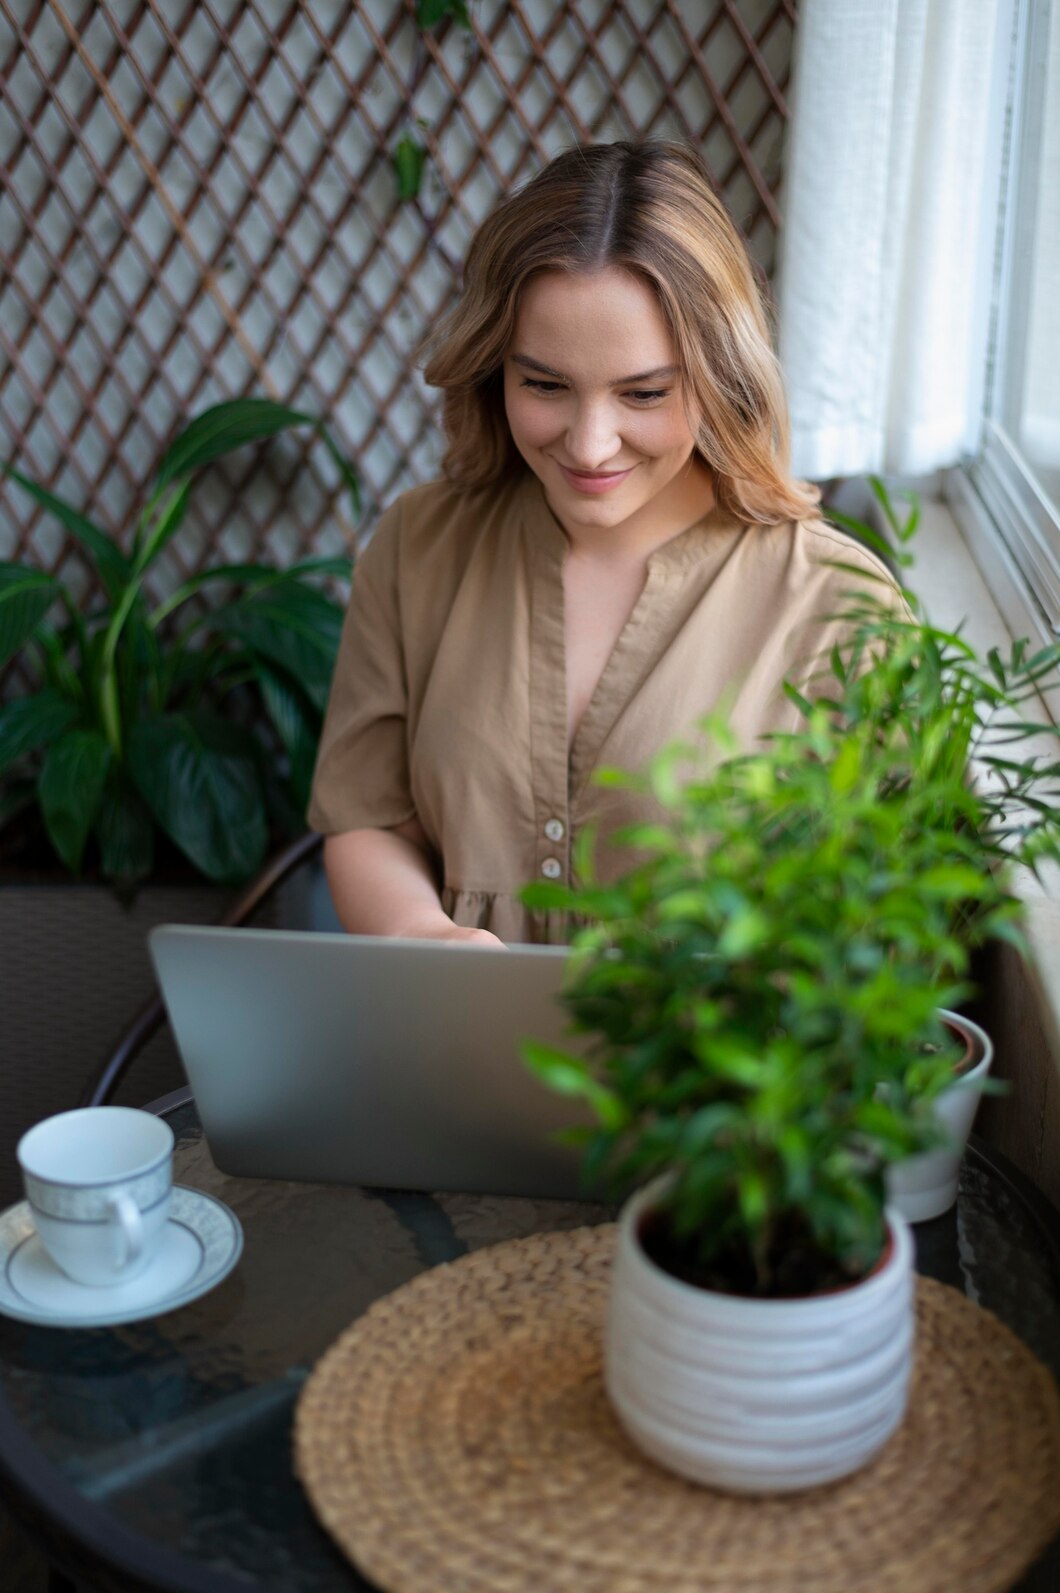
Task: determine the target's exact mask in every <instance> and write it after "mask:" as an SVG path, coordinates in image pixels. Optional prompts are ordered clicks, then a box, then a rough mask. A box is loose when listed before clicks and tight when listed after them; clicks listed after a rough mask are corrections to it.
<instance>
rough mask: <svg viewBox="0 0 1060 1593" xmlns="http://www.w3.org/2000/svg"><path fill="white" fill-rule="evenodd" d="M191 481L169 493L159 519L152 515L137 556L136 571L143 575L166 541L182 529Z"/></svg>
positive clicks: (182, 483) (184, 482) (183, 483)
mask: <svg viewBox="0 0 1060 1593" xmlns="http://www.w3.org/2000/svg"><path fill="white" fill-rule="evenodd" d="M190 491H191V483H190V482H189V481H183V482H181V484H180V485H179V486H178V487H177V488H176V489H175V490H174V491H173V492H171V493H170V494H169V496H168V498H167V499H166V501H165V503H164V504H163V505H162V509H161V513H160V514H159V515H158V518H157V520H154V519H153V517H152V522H151V523H150V529H149V530H148V532H147V538H146V541H145V542H144V544H143V547H142V548H141V549H140V551H139V553H138V554H137V556H136V573H137V575H141V574H142V573H143V571H144V570H146V569H147V566H148V565H149V564H151V563H153V562H154V560H155V559H156V558H157V557H158V555H159V554H160V553H161V551H162V549H163V548H164V547H165V545H166V543H167V542H169V541H170V540H171V539H172V538H173V537H174V536H175V535H176V533H177V532H178V531H179V530H180V528H181V525H182V524H183V522H184V513H185V510H186V509H187V507H188V494H189V493H190Z"/></svg>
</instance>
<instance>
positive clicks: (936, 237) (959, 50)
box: [778, 0, 1011, 480]
mask: <svg viewBox="0 0 1060 1593" xmlns="http://www.w3.org/2000/svg"><path fill="white" fill-rule="evenodd" d="M1010 24H1011V8H1010V6H1009V5H1008V4H1006V3H1005V0H802V3H801V4H800V6H799V22H798V27H797V29H796V59H795V66H794V85H793V108H792V121H791V125H790V128H789V134H788V138H789V142H788V147H787V155H786V162H785V184H784V194H783V206H784V225H783V227H782V229H781V256H780V262H779V283H778V314H779V334H780V341H779V347H780V357H781V362H782V364H783V366H784V371H785V376H786V378H787V385H788V396H789V400H790V404H791V418H792V455H793V460H792V462H793V466H794V469H795V472H796V474H798V475H801V476H808V477H810V478H811V479H815V480H821V479H824V478H826V477H831V476H845V475H856V474H860V473H862V472H865V471H870V470H871V471H893V472H895V473H899V474H915V475H919V474H924V473H927V472H929V471H932V470H936V469H938V468H940V467H942V466H947V465H952V464H954V463H955V462H956V460H957V459H958V458H959V457H960V455H961V453H962V452H965V451H968V450H970V449H971V448H973V447H974V445H975V440H976V432H977V424H978V417H979V414H980V410H981V406H982V391H983V362H984V359H985V351H986V340H987V332H988V323H989V313H990V283H991V277H992V265H993V260H992V255H993V239H994V234H995V230H996V223H997V203H998V164H999V163H998V151H999V149H1000V143H1001V122H1002V120H1003V116H1004V91H1005V84H1004V70H1003V69H1001V68H999V66H998V63H999V62H1000V63H1004V62H1007V60H1008V55H1009V50H1008V37H1007V29H1008V28H1009V26H1010Z"/></svg>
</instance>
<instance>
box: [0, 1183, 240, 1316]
mask: <svg viewBox="0 0 1060 1593" xmlns="http://www.w3.org/2000/svg"><path fill="white" fill-rule="evenodd" d="M168 1221H170V1222H179V1223H180V1224H181V1225H182V1226H183V1227H186V1228H188V1229H189V1230H190V1231H191V1233H192V1234H193V1236H194V1237H195V1238H196V1239H197V1240H198V1242H199V1244H200V1246H201V1248H202V1260H201V1261H200V1263H199V1266H198V1267H197V1268H196V1270H195V1272H194V1273H193V1274H192V1276H191V1278H189V1279H188V1281H187V1283H185V1284H184V1285H183V1287H181V1288H180V1289H178V1290H176V1291H174V1292H173V1293H172V1294H168V1293H167V1294H161V1295H158V1296H156V1297H155V1299H153V1300H145V1301H143V1302H142V1303H141V1304H139V1305H136V1306H129V1307H127V1308H126V1309H125V1310H121V1309H119V1310H114V1309H111V1310H108V1309H107V1308H106V1306H105V1305H103V1304H102V1303H101V1304H100V1306H99V1308H98V1309H96V1310H93V1311H88V1310H85V1311H77V1312H72V1311H69V1312H68V1311H62V1312H60V1311H54V1310H45V1309H43V1308H35V1307H34V1306H33V1305H32V1304H31V1303H29V1302H27V1301H26V1299H25V1296H24V1295H22V1294H20V1293H18V1292H17V1291H16V1289H15V1285H14V1284H13V1283H11V1282H10V1281H9V1278H8V1268H9V1266H10V1264H11V1261H12V1259H13V1257H14V1254H15V1252H16V1251H17V1250H18V1249H19V1248H21V1246H22V1245H23V1244H24V1243H25V1242H26V1241H27V1240H29V1239H32V1238H33V1237H34V1236H35V1229H34V1227H33V1220H32V1217H31V1216H30V1212H29V1202H28V1201H26V1200H20V1201H17V1202H16V1203H15V1204H14V1205H13V1206H9V1207H7V1209H6V1210H5V1211H2V1212H0V1316H6V1317H9V1318H11V1319H12V1320H14V1321H16V1322H26V1323H29V1324H31V1325H32V1326H34V1327H56V1328H97V1327H118V1326H120V1325H122V1324H123V1323H126V1322H141V1321H145V1320H147V1319H148V1318H150V1317H156V1316H166V1315H168V1314H169V1312H171V1311H176V1310H179V1309H180V1308H181V1307H182V1306H185V1305H190V1304H191V1303H192V1301H194V1300H198V1299H200V1298H201V1297H202V1296H203V1295H206V1294H209V1292H210V1291H211V1290H212V1289H214V1288H216V1287H217V1285H218V1284H219V1283H222V1282H223V1281H224V1279H225V1278H227V1277H228V1275H229V1273H230V1272H231V1271H232V1270H233V1268H234V1267H235V1266H236V1263H237V1262H238V1261H239V1258H240V1256H241V1255H242V1253H243V1227H242V1224H241V1223H240V1221H239V1218H238V1217H237V1216H236V1214H235V1212H234V1211H233V1210H232V1208H231V1207H230V1206H228V1205H226V1204H225V1202H224V1201H223V1200H220V1199H218V1197H217V1196H216V1195H210V1194H207V1193H206V1191H205V1190H202V1189H190V1188H188V1186H187V1185H185V1184H174V1185H173V1206H172V1209H171V1211H170V1215H169V1218H168ZM74 1287H77V1285H74ZM96 1292H97V1291H95V1290H89V1289H88V1288H87V1286H86V1294H87V1293H96Z"/></svg>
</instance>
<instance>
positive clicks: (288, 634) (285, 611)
mask: <svg viewBox="0 0 1060 1593" xmlns="http://www.w3.org/2000/svg"><path fill="white" fill-rule="evenodd" d="M205 624H206V628H207V629H208V630H209V631H211V632H214V633H218V634H221V635H224V636H228V637H232V638H236V639H238V640H239V641H240V642H242V643H243V644H244V645H245V646H247V647H248V648H249V649H250V650H251V652H253V653H255V654H256V655H258V656H259V657H260V658H262V659H264V660H266V661H267V662H269V663H271V664H274V665H278V666H279V667H280V668H281V669H282V670H284V671H285V672H286V673H287V674H289V675H290V676H291V677H292V678H293V680H295V681H296V682H297V683H298V685H299V686H301V688H302V690H303V691H304V692H305V694H306V696H307V697H308V698H309V700H310V702H311V703H313V705H314V706H315V707H316V708H317V709H318V710H320V712H323V710H324V707H325V706H326V703H327V696H328V688H329V686H330V684H331V673H332V670H333V668H334V665H335V654H336V651H337V649H338V645H339V637H340V635H341V633H342V612H341V610H340V609H339V608H338V606H337V605H336V604H335V603H333V602H331V600H330V599H329V598H326V597H324V595H323V594H322V593H321V592H317V591H314V589H313V588H312V587H309V586H304V585H302V584H300V583H299V582H296V581H276V582H270V583H269V584H268V585H265V586H260V587H258V588H256V590H254V591H253V592H250V593H248V594H247V595H246V596H245V597H243V598H239V599H237V600H236V601H235V602H234V603H229V604H227V605H226V606H225V607H224V608H223V609H219V610H217V611H216V612H215V613H213V614H211V615H210V616H209V618H208V619H207V620H206V622H205Z"/></svg>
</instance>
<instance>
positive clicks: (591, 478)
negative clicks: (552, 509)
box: [556, 459, 633, 493]
mask: <svg viewBox="0 0 1060 1593" xmlns="http://www.w3.org/2000/svg"><path fill="white" fill-rule="evenodd" d="M556 463H557V465H559V469H560V471H561V473H562V475H563V479H564V481H566V482H567V483H568V484H569V485H570V486H572V487H573V488H574V490H575V491H576V492H589V493H597V492H610V491H611V488H612V487H617V486H618V485H619V483H620V482H623V481H625V479H626V477H627V476H628V475H629V474H630V473H631V472H632V469H633V466H632V465H631V466H630V467H629V470H601V471H596V472H595V473H584V472H582V471H580V470H568V469H567V467H566V465H560V464H559V460H558V459H557V461H556Z"/></svg>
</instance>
